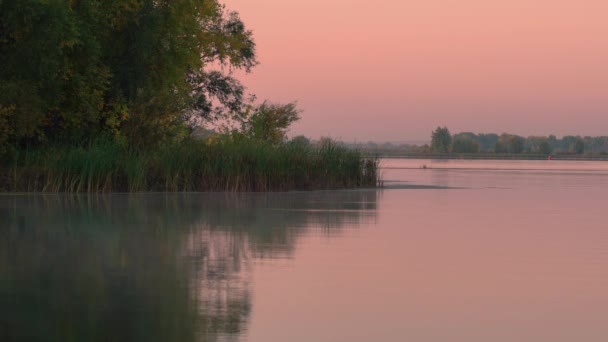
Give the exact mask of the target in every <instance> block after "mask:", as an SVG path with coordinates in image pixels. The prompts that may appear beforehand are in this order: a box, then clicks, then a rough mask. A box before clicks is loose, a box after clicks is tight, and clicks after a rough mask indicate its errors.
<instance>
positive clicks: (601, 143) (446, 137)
mask: <svg viewBox="0 0 608 342" xmlns="http://www.w3.org/2000/svg"><path fill="white" fill-rule="evenodd" d="M351 147H355V148H358V149H360V150H363V151H366V152H376V153H385V154H399V153H404V154H427V153H479V154H482V153H483V154H512V155H517V154H535V155H551V154H559V155H608V136H599V137H591V136H584V137H583V136H573V135H567V136H564V137H562V138H557V137H556V136H555V135H549V136H529V137H523V136H519V135H516V134H509V133H502V134H500V135H498V134H495V133H479V134H476V133H472V132H461V133H457V134H454V135H452V134H451V133H450V131H449V130H448V129H447V127H437V129H436V130H435V131H433V133H432V136H431V144H430V145H429V144H424V145H415V144H394V143H390V142H387V143H381V144H379V143H375V142H371V141H370V142H367V143H359V144H351Z"/></svg>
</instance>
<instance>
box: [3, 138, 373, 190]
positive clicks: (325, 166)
mask: <svg viewBox="0 0 608 342" xmlns="http://www.w3.org/2000/svg"><path fill="white" fill-rule="evenodd" d="M0 170H1V172H0V176H1V177H0V191H10V192H52V193H56V192H67V193H76V192H86V193H98V192H142V191H166V192H177V191H232V192H245V191H246V192H259V191H290V190H320V189H344V188H362V187H368V188H373V187H376V186H377V184H378V182H379V179H378V177H379V175H378V159H377V158H367V157H365V156H363V155H362V154H361V153H360V152H358V151H355V150H352V149H348V148H346V147H343V146H340V145H339V144H337V143H335V142H334V141H331V140H329V139H325V140H324V141H322V142H321V143H320V144H317V145H313V144H307V143H302V142H301V141H298V140H291V141H288V142H285V143H281V144H269V143H260V142H253V141H251V140H247V139H244V140H240V141H236V140H233V139H220V140H219V141H215V142H212V143H209V142H205V141H201V140H195V139H186V140H184V141H182V142H180V143H177V144H167V145H164V146H161V147H158V148H155V149H152V150H148V151H135V150H129V149H127V148H124V147H123V146H120V145H119V144H116V143H113V142H100V143H95V144H93V145H91V146H89V147H87V148H84V147H74V146H67V147H54V148H53V147H51V148H48V149H45V150H34V151H29V152H25V151H20V152H18V153H17V154H16V157H15V158H14V160H13V161H12V163H3V164H2V166H1V167H0Z"/></svg>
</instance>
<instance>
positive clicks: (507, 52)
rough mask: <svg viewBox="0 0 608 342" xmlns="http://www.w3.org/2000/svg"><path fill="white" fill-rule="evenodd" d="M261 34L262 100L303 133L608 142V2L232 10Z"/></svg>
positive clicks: (300, 4)
mask: <svg viewBox="0 0 608 342" xmlns="http://www.w3.org/2000/svg"><path fill="white" fill-rule="evenodd" d="M224 3H225V4H226V5H227V7H228V8H229V9H231V10H236V11H238V12H239V13H240V14H241V17H242V19H243V20H244V21H245V24H246V25H247V26H248V27H249V29H251V30H253V32H254V37H255V40H256V43H257V49H258V56H259V60H260V62H261V64H260V65H259V66H258V67H256V68H255V69H254V70H253V73H252V74H250V75H247V76H245V77H242V80H243V81H244V83H245V85H246V86H247V87H248V89H249V91H251V92H253V93H255V94H257V95H258V98H259V99H270V100H273V101H278V102H288V101H294V100H295V101H298V104H299V107H300V108H301V109H302V110H303V111H304V112H303V114H302V120H301V122H299V123H298V124H296V125H295V126H294V128H293V129H292V135H293V134H304V135H307V136H311V137H313V138H318V137H319V136H332V137H334V138H340V139H343V140H346V141H352V140H355V139H356V140H358V141H367V140H376V141H416V140H429V139H430V138H429V137H430V132H431V131H432V130H433V129H434V128H435V127H436V126H438V125H442V126H443V125H446V126H448V128H450V130H451V131H452V132H459V131H473V132H496V133H501V132H505V131H506V132H511V133H517V134H521V135H547V134H556V135H558V136H561V135H565V134H575V135H576V134H580V135H608V20H607V19H606V14H607V13H608V1H606V0H501V1H497V0H409V1H408V0H377V1H364V0H307V1H285V0H256V1H253V0H225V1H224Z"/></svg>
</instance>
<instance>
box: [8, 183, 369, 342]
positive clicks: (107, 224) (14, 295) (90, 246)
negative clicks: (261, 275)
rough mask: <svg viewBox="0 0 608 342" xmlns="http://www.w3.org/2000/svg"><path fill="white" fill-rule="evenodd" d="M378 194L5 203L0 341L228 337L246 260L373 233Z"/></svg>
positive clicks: (242, 317) (240, 302) (247, 298)
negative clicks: (366, 230)
mask: <svg viewBox="0 0 608 342" xmlns="http://www.w3.org/2000/svg"><path fill="white" fill-rule="evenodd" d="M378 194H379V192H377V191H375V190H355V191H316V192H283V193H153V194H98V195H63V194H62V195H59V194H39V195H30V194H26V195H2V196H0V218H2V219H1V221H0V303H2V305H0V328H1V329H0V341H14V340H21V339H28V338H30V337H31V339H32V340H41V339H44V340H49V341H53V340H57V341H64V340H70V339H71V340H77V341H85V340H110V341H132V340H146V341H195V340H197V339H199V340H200V339H202V340H205V341H214V340H217V339H218V336H224V337H225V336H226V335H236V334H238V333H239V332H240V331H242V330H243V329H244V327H245V325H246V324H247V320H248V319H249V316H250V312H251V295H250V292H251V291H250V286H251V285H250V281H251V278H250V272H249V267H250V263H249V261H250V260H251V259H252V258H260V257H273V258H274V257H284V256H288V255H289V254H291V253H293V250H294V248H295V246H296V242H297V239H298V238H299V237H301V236H302V234H306V233H310V232H311V231H312V232H315V231H314V230H316V229H320V230H321V232H322V233H327V234H337V233H338V232H340V231H341V229H343V228H345V227H355V226H357V225H358V224H361V223H367V222H369V221H372V222H373V221H374V220H375V215H376V209H377V196H378ZM26 337H27V338H26Z"/></svg>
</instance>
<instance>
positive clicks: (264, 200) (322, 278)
mask: <svg viewBox="0 0 608 342" xmlns="http://www.w3.org/2000/svg"><path fill="white" fill-rule="evenodd" d="M381 165H382V174H383V179H384V185H385V188H384V189H381V190H345V191H315V192H289V193H267V194H261V193H260V194H253V193H246V194H232V193H185V194H184V193H182V194H169V193H152V194H112V195H51V194H49V195H39V194H15V195H6V194H5V195H0V341H255V342H257V341H467V342H469V341H552V342H554V341H573V340H580V341H587V342H588V341H598V342H599V341H606V339H607V338H608V291H607V289H608V220H607V219H606V218H607V212H608V162H578V161H577V162H567V161H496V160H493V161H479V160H436V161H433V160H412V159H408V160H405V159H385V160H382V162H381Z"/></svg>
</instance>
